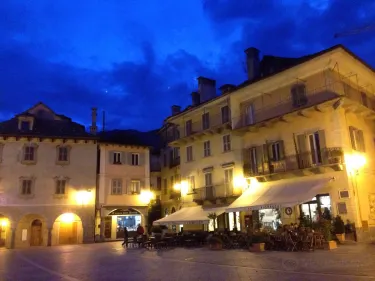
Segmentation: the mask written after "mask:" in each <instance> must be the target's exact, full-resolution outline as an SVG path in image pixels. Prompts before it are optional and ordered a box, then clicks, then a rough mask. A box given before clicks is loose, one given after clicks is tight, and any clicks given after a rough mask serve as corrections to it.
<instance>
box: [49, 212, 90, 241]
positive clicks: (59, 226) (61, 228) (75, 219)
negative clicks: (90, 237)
mask: <svg viewBox="0 0 375 281" xmlns="http://www.w3.org/2000/svg"><path fill="white" fill-rule="evenodd" d="M53 231H54V236H55V237H54V238H53V239H54V241H53V244H55V245H70V244H79V243H82V240H83V228H82V221H81V219H80V217H79V216H77V215H76V214H73V213H65V214H62V215H60V216H59V217H58V218H57V219H56V220H55V223H54V225H53Z"/></svg>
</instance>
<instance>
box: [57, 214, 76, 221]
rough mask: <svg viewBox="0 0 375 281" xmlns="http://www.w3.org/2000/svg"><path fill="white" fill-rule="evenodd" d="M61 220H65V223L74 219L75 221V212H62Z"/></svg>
mask: <svg viewBox="0 0 375 281" xmlns="http://www.w3.org/2000/svg"><path fill="white" fill-rule="evenodd" d="M60 220H61V221H62V222H65V223H69V222H72V221H74V214H72V213H65V214H62V215H61V217H60Z"/></svg>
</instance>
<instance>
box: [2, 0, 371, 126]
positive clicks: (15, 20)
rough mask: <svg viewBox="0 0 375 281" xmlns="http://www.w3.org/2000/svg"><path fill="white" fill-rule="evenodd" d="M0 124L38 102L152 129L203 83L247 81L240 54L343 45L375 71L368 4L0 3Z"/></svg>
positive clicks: (314, 0) (85, 117)
mask: <svg viewBox="0 0 375 281" xmlns="http://www.w3.org/2000/svg"><path fill="white" fill-rule="evenodd" d="M0 15H1V16H0V74H1V75H0V119H1V120H3V119H5V118H9V117H11V116H12V115H13V114H15V113H18V112H20V111H23V110H25V109H27V108H28V107H29V106H32V105H33V104H35V103H37V102H38V101H43V102H45V103H46V104H47V105H49V106H50V107H51V108H52V109H54V110H55V111H56V112H58V113H61V114H65V115H67V116H70V117H72V118H74V119H75V120H77V121H79V122H82V123H85V124H87V125H88V124H89V122H90V108H91V107H92V106H97V107H98V108H99V110H100V111H102V110H105V111H106V115H107V126H108V127H110V128H115V127H117V128H135V129H141V130H149V129H154V128H157V127H159V126H160V125H161V124H162V120H163V119H164V118H165V117H166V116H168V115H169V114H170V106H171V105H172V104H179V105H182V106H186V105H188V104H189V102H190V93H191V91H193V90H195V89H196V80H195V78H196V77H198V76H200V75H202V76H206V77H210V78H214V79H216V80H217V83H218V86H220V85H222V84H224V83H234V84H237V83H240V82H242V81H243V80H245V78H246V74H245V72H244V66H243V63H244V59H245V57H244V52H243V50H244V49H246V48H247V47H250V46H255V47H257V48H258V49H260V50H261V51H262V54H272V55H279V56H301V55H305V54H308V53H313V52H316V51H319V50H321V49H324V48H327V47H330V46H331V45H335V44H338V43H342V44H344V45H346V46H347V47H349V48H350V49H351V50H353V51H354V52H355V53H356V54H358V55H359V56H360V57H362V58H363V59H365V60H367V61H368V62H369V63H370V64H371V65H373V66H375V55H374V46H375V32H374V31H373V32H366V33H363V34H361V35H356V36H350V37H344V38H340V39H334V38H333V35H334V34H335V33H336V32H340V31H345V30H349V29H353V28H357V27H361V26H364V25H366V24H370V23H374V24H375V1H374V0H274V1H273V0H179V1H176V0H159V1H156V0H74V1H73V0H55V1H51V0H35V1H31V0H1V1H0Z"/></svg>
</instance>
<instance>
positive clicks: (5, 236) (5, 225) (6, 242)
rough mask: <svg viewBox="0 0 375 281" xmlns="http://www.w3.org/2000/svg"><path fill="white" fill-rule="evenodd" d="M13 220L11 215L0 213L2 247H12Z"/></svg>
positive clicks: (0, 246)
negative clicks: (11, 230) (11, 231)
mask: <svg viewBox="0 0 375 281" xmlns="http://www.w3.org/2000/svg"><path fill="white" fill-rule="evenodd" d="M10 229H11V221H10V218H9V216H7V215H5V214H4V213H0V248H3V247H7V248H9V247H10V238H11V233H10Z"/></svg>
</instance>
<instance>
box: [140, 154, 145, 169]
mask: <svg viewBox="0 0 375 281" xmlns="http://www.w3.org/2000/svg"><path fill="white" fill-rule="evenodd" d="M138 161H139V163H138V164H139V166H143V165H144V164H145V153H144V152H140V153H139V159H138Z"/></svg>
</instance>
